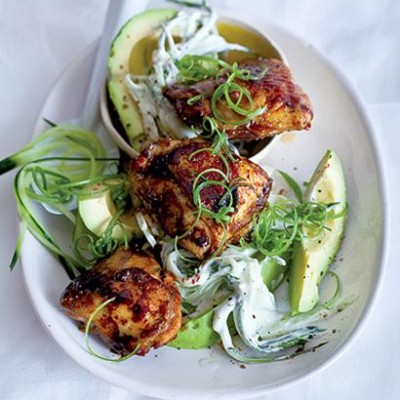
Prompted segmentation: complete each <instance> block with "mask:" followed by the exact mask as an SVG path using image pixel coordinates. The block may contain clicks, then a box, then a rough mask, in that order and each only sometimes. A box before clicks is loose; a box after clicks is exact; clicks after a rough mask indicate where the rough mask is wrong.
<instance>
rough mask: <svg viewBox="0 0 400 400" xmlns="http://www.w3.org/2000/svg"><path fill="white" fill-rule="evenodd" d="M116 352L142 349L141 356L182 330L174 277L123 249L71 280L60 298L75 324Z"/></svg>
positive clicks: (144, 255) (151, 260) (140, 255)
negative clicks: (85, 325)
mask: <svg viewBox="0 0 400 400" xmlns="http://www.w3.org/2000/svg"><path fill="white" fill-rule="evenodd" d="M112 298H114V301H112V302H111V303H109V304H108V305H106V306H105V307H104V308H103V309H102V310H101V311H99V312H98V313H97V315H96V316H95V317H94V319H93V323H92V325H91V330H92V331H93V332H95V333H97V334H98V335H99V336H100V337H101V338H102V339H103V340H104V341H105V342H107V343H109V345H110V347H111V350H112V351H114V352H116V353H118V354H121V355H126V354H128V353H130V352H132V351H133V350H134V349H135V348H136V346H138V345H139V347H138V350H137V353H136V354H138V355H145V354H146V353H147V352H148V351H149V350H150V349H151V348H152V347H154V348H157V347H160V346H163V345H164V344H166V343H168V342H169V341H170V340H172V339H173V338H174V337H175V336H176V334H177V333H178V331H179V329H180V327H181V318H182V316H181V297H180V293H179V290H178V288H177V286H176V284H175V279H174V277H173V276H172V274H171V273H170V272H168V271H166V270H164V269H163V268H162V267H161V266H160V265H159V264H158V262H157V261H156V260H155V259H154V257H153V256H152V255H151V254H149V253H147V252H143V251H140V252H139V251H133V250H131V249H125V248H123V247H121V248H119V249H117V250H116V252H115V253H113V254H112V255H111V256H110V257H109V258H107V259H104V260H102V261H101V262H99V263H98V264H97V265H96V266H95V267H93V269H91V270H90V271H88V272H85V273H83V274H82V275H80V276H79V277H78V278H76V279H75V280H74V281H72V282H71V283H70V284H69V285H68V286H67V288H66V289H65V291H64V293H63V294H62V296H61V305H62V306H63V307H64V309H65V311H66V313H67V314H68V315H69V316H70V317H71V318H73V319H75V320H77V321H80V322H81V323H82V324H86V322H87V321H88V319H89V318H90V315H91V314H92V313H93V312H94V310H96V308H97V307H99V306H100V305H101V304H103V303H104V302H105V301H106V300H108V299H112Z"/></svg>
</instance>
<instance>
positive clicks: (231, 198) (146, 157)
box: [129, 139, 272, 259]
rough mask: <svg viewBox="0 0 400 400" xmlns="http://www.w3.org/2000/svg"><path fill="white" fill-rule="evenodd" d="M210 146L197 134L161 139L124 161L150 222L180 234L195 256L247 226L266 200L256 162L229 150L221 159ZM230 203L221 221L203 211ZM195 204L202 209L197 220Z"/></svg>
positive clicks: (265, 180)
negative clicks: (225, 219) (127, 162)
mask: <svg viewBox="0 0 400 400" xmlns="http://www.w3.org/2000/svg"><path fill="white" fill-rule="evenodd" d="M209 146H210V145H209V143H207V142H206V141H204V140H201V139H196V140H168V139H163V140H160V141H159V142H157V143H155V144H152V145H150V146H149V148H148V149H147V150H145V151H144V152H142V154H141V155H139V156H138V157H136V158H135V159H133V160H132V161H131V163H130V166H129V175H130V180H131V183H132V188H133V191H134V194H135V195H136V196H137V197H138V198H139V200H140V201H141V202H142V204H143V206H144V207H145V209H146V212H147V213H148V216H149V217H150V218H151V220H152V222H153V223H154V224H157V225H158V226H160V227H161V228H162V229H163V231H164V232H165V233H166V234H167V235H169V236H171V237H176V236H178V237H180V238H179V239H180V240H179V242H180V244H181V245H182V246H183V247H184V248H186V249H187V250H188V251H190V252H191V253H192V254H193V255H195V256H196V257H197V258H199V259H205V258H207V257H209V256H210V255H212V254H214V253H215V252H216V251H217V250H219V251H221V250H222V249H223V248H224V247H225V246H226V245H227V244H228V243H230V242H233V243H234V242H236V241H237V240H238V239H239V238H240V237H242V236H243V235H245V234H246V233H247V232H248V231H249V230H250V227H251V221H252V217H253V214H254V213H255V212H256V211H258V210H261V209H262V208H264V207H265V205H266V204H267V200H268V196H269V193H270V189H271V184H272V180H271V179H270V178H269V177H268V175H267V173H266V172H265V171H264V170H263V169H262V168H261V167H259V166H258V165H256V164H254V163H252V162H251V161H249V160H247V159H245V158H242V157H239V156H236V155H232V157H233V158H234V161H233V160H231V159H230V158H229V157H226V159H224V157H221V156H219V155H217V154H213V152H212V149H210V147H209ZM227 169H228V171H227ZM204 171H206V173H204ZM218 171H222V174H221V173H219V172H218ZM223 174H226V177H227V178H228V181H224V177H223ZM199 175H201V177H200V179H199ZM196 179H197V181H196ZM210 181H213V182H217V183H214V184H210V183H209V182H210ZM207 182H208V183H207ZM219 182H221V184H219ZM200 185H203V186H202V189H201V190H199V191H198V195H199V196H200V201H201V205H200V204H199V203H196V202H195V199H194V195H193V191H194V189H195V188H194V186H195V187H197V188H199V187H200ZM227 187H230V190H228V189H227ZM228 192H229V193H228ZM229 203H231V204H230V205H231V206H232V210H231V211H230V212H229V217H230V221H228V222H227V223H226V224H224V223H222V222H221V221H218V220H216V218H214V217H213V216H212V215H211V216H210V213H208V212H207V211H211V212H213V213H218V212H220V211H221V208H222V207H228V206H229ZM199 205H200V207H201V208H203V210H205V212H202V213H201V214H200V218H199V219H198V220H196V216H198V215H199ZM207 214H208V215H207ZM196 221H197V222H196Z"/></svg>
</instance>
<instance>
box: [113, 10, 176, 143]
mask: <svg viewBox="0 0 400 400" xmlns="http://www.w3.org/2000/svg"><path fill="white" fill-rule="evenodd" d="M176 13H177V11H176V10H169V9H156V10H148V11H145V12H143V13H141V14H138V15H135V16H134V17H133V18H131V19H130V20H129V21H128V22H127V23H126V24H125V25H124V26H123V27H122V29H121V30H120V32H119V33H118V35H117V36H116V38H115V39H114V41H113V43H112V45H111V50H110V54H109V58H108V94H109V97H110V99H111V102H112V104H113V106H114V107H115V110H116V112H117V114H118V116H119V119H120V123H121V124H122V126H123V128H124V130H125V132H126V134H127V136H128V140H129V142H130V143H131V145H132V146H133V147H137V148H138V149H139V147H140V145H139V143H140V140H141V137H143V136H144V131H143V124H142V117H141V115H140V112H139V109H138V106H137V104H136V102H135V101H134V100H133V99H132V98H131V96H130V94H129V90H128V88H127V86H126V85H125V83H124V79H125V76H126V75H127V74H128V73H129V72H131V71H130V68H129V66H130V65H131V64H134V62H135V60H134V58H135V57H136V58H139V57H141V58H142V60H140V61H138V62H137V64H142V65H143V55H142V53H143V50H144V49H142V47H143V46H141V43H142V42H143V40H144V39H148V38H152V37H153V38H157V37H158V36H159V34H160V31H161V28H160V27H161V24H162V23H164V22H166V21H168V20H170V19H171V18H173V17H174V16H175V15H176ZM132 58H133V59H132ZM135 72H136V71H135ZM142 73H144V72H142Z"/></svg>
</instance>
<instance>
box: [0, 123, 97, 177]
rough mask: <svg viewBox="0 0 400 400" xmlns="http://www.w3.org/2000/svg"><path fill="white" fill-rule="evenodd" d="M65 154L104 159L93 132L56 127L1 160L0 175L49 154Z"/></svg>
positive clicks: (74, 127) (75, 127)
mask: <svg viewBox="0 0 400 400" xmlns="http://www.w3.org/2000/svg"><path fill="white" fill-rule="evenodd" d="M66 152H69V153H71V154H74V156H76V157H90V158H101V157H105V150H104V147H103V145H102V143H101V141H100V140H99V139H98V138H97V137H96V135H95V134H94V133H93V132H91V131H88V130H86V129H82V128H79V127H77V126H68V125H58V126H55V127H53V128H51V129H49V130H47V131H46V132H44V133H42V134H41V135H39V136H38V137H37V138H35V139H33V140H32V141H31V142H30V143H29V144H28V145H26V146H25V147H24V148H23V149H22V150H20V151H19V152H17V153H15V154H13V155H11V156H9V157H6V158H5V159H3V160H1V161H0V175H1V174H4V173H6V172H8V171H10V170H11V169H13V168H15V167H18V166H23V165H25V164H27V163H29V162H31V161H35V160H38V159H40V158H43V157H49V154H51V153H54V154H57V155H58V156H62V155H63V154H65V153H66ZM94 173H95V171H92V174H94Z"/></svg>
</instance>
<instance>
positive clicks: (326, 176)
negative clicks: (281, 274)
mask: <svg viewBox="0 0 400 400" xmlns="http://www.w3.org/2000/svg"><path fill="white" fill-rule="evenodd" d="M304 201H306V202H318V203H325V204H329V203H339V204H340V208H341V210H342V212H341V215H340V217H338V218H335V219H332V220H330V221H328V222H327V224H326V226H327V228H328V230H325V231H324V234H323V236H321V237H318V238H307V237H305V238H303V240H302V241H301V243H300V245H299V246H298V248H297V249H296V250H295V253H294V254H293V259H292V262H291V265H290V267H289V303H290V310H291V312H292V314H297V313H301V312H307V311H310V310H311V309H312V308H313V307H314V306H315V304H316V303H317V302H318V300H319V290H318V286H319V284H320V282H321V280H322V279H323V277H324V276H325V274H326V272H327V271H328V269H329V266H330V264H331V263H332V261H333V259H334V257H335V256H336V253H337V252H338V250H339V247H340V244H341V242H342V239H343V235H344V229H345V222H346V184H345V178H344V173H343V169H342V165H341V163H340V159H339V157H338V156H337V155H336V154H335V153H334V152H333V151H332V150H328V151H327V152H326V154H325V155H324V157H323V158H322V160H321V161H320V163H319V164H318V166H317V169H316V170H315V172H314V174H313V175H312V177H311V180H310V182H309V184H308V186H307V189H306V192H305V194H304ZM338 207H339V205H338Z"/></svg>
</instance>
